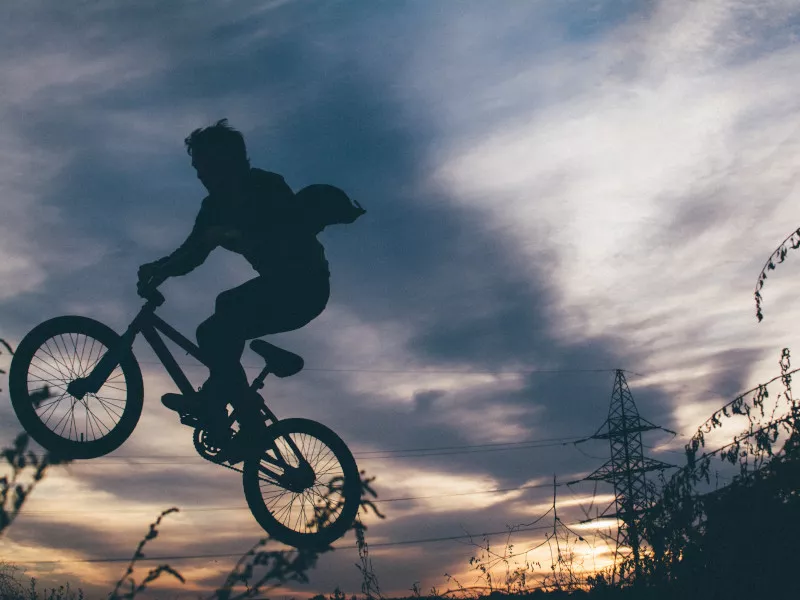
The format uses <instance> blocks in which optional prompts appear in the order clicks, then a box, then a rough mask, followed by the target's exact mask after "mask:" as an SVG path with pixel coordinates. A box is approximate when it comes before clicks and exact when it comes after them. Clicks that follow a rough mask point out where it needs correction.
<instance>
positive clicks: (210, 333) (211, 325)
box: [196, 316, 224, 347]
mask: <svg viewBox="0 0 800 600" xmlns="http://www.w3.org/2000/svg"><path fill="white" fill-rule="evenodd" d="M223 331H224V330H223V328H222V327H220V325H219V322H218V320H217V319H215V318H214V317H213V316H212V317H210V318H208V319H206V320H205V321H203V322H202V323H200V325H198V327H197V332H196V335H197V343H198V345H199V346H200V347H205V346H209V345H213V344H214V343H216V342H217V340H218V339H219V337H220V334H221V333H222V332H223Z"/></svg>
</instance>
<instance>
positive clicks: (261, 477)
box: [243, 419, 361, 548]
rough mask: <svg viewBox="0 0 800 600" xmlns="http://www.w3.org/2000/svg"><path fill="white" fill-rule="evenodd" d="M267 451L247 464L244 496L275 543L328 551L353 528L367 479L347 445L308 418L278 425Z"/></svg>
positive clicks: (270, 433)
mask: <svg viewBox="0 0 800 600" xmlns="http://www.w3.org/2000/svg"><path fill="white" fill-rule="evenodd" d="M266 433H267V439H266V440H265V442H266V443H261V444H260V446H261V447H262V448H265V450H263V451H262V452H260V453H256V454H255V455H252V456H250V457H249V458H247V459H245V462H244V469H243V483H244V495H245V498H246V499H247V504H248V506H249V507H250V511H251V512H252V513H253V516H254V517H255V518H256V520H257V521H258V522H259V524H260V525H261V526H262V527H263V528H264V530H265V531H266V532H267V533H269V534H270V535H271V536H272V537H273V538H274V539H276V540H278V541H280V542H283V543H284V544H288V545H290V546H294V547H296V548H324V547H326V546H328V545H329V544H331V543H332V542H333V541H334V540H337V539H339V538H340V537H341V536H342V535H344V533H345V532H346V531H347V530H348V528H349V527H350V526H351V525H352V524H353V520H354V519H355V517H356V514H357V513H358V507H359V504H360V501H361V478H360V476H359V473H358V467H357V466H356V461H355V459H354V458H353V455H352V453H351V452H350V450H349V448H348V447H347V445H346V444H345V443H344V442H343V441H342V439H341V438H340V437H339V436H338V435H336V434H335V433H334V432H333V431H331V430H330V429H328V428H327V427H325V426H324V425H322V424H321V423H317V422H316V421H311V420H308V419H286V420H283V421H278V422H277V423H275V424H274V425H272V426H270V427H268V428H267V430H266Z"/></svg>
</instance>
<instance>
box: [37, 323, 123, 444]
mask: <svg viewBox="0 0 800 600" xmlns="http://www.w3.org/2000/svg"><path fill="white" fill-rule="evenodd" d="M106 350H107V347H106V346H105V344H103V343H102V342H100V341H99V340H97V339H96V338H94V337H92V336H87V335H85V334H82V333H67V334H60V335H56V336H53V337H51V338H48V339H47V340H45V341H44V343H42V344H41V345H40V346H39V348H38V349H37V350H36V352H35V353H34V355H33V357H32V358H31V361H30V365H29V367H28V373H27V392H28V396H29V398H30V400H31V403H32V406H33V409H34V411H35V412H36V415H37V417H38V418H39V420H40V421H41V423H42V425H44V426H45V427H46V428H47V429H48V430H50V431H51V432H52V433H53V434H55V435H57V436H59V437H61V438H62V439H64V440H69V441H73V442H92V441H95V440H99V439H102V438H104V437H106V436H108V435H109V434H110V433H111V432H112V431H113V430H114V428H115V427H116V426H117V425H118V424H119V423H120V421H121V420H122V415H123V412H124V410H125V405H126V402H127V397H128V389H127V382H126V380H125V374H124V372H123V371H122V369H121V368H120V366H119V365H117V367H116V368H115V369H114V370H113V371H112V372H111V375H110V376H109V377H108V379H107V380H106V381H105V383H104V384H103V386H102V387H101V388H100V389H99V390H98V391H97V393H95V394H86V396H84V397H83V398H82V399H80V400H79V399H78V398H75V397H74V396H72V395H71V394H69V393H68V392H67V385H68V384H69V383H70V382H72V381H73V380H75V379H78V378H80V377H85V376H86V375H88V374H89V373H91V371H92V369H93V368H94V367H95V365H97V363H98V362H99V361H100V359H101V358H102V357H103V355H104V354H105V351H106ZM45 387H46V388H47V389H48V390H49V396H47V397H44V398H42V392H43V390H44V388H45Z"/></svg>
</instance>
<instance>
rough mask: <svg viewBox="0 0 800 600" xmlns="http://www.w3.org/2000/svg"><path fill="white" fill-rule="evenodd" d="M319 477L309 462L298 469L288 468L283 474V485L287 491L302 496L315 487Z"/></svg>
mask: <svg viewBox="0 0 800 600" xmlns="http://www.w3.org/2000/svg"><path fill="white" fill-rule="evenodd" d="M316 478H317V475H316V473H314V469H312V468H311V465H309V464H308V463H307V462H305V461H303V463H302V464H301V465H300V466H298V467H288V468H287V469H286V470H285V471H284V474H283V478H282V479H283V483H284V484H285V485H286V489H288V490H290V491H292V492H294V493H296V494H300V493H302V492H304V491H305V490H307V489H308V488H310V487H311V486H312V485H314V481H315V480H316Z"/></svg>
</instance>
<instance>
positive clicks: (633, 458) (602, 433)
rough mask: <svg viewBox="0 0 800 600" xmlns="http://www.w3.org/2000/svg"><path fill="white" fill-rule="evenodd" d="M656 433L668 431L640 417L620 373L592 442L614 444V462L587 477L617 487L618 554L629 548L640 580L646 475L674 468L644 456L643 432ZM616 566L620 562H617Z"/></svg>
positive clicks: (648, 498)
mask: <svg viewBox="0 0 800 600" xmlns="http://www.w3.org/2000/svg"><path fill="white" fill-rule="evenodd" d="M652 429H664V428H663V427H659V426H658V425H653V424H652V423H651V422H650V421H647V420H645V419H643V418H642V417H640V416H639V411H638V410H636V404H635V403H634V402H633V396H632V395H631V391H630V389H629V388H628V382H627V381H626V380H625V374H624V373H623V372H622V371H621V370H620V369H617V371H616V376H615V378H614V389H613V391H612V393H611V404H610V406H609V408H608V418H607V419H606V420H605V422H604V423H603V424H602V425H601V426H600V428H599V429H598V430H597V433H595V434H594V435H593V436H592V437H591V438H590V439H595V440H604V439H607V440H609V442H610V443H611V459H610V460H609V461H608V462H606V463H605V464H604V465H603V466H602V467H600V468H599V469H597V470H596V471H594V472H593V473H592V474H591V475H589V476H588V477H586V478H585V479H588V480H590V481H608V482H610V483H612V484H613V485H614V496H615V498H614V503H613V504H614V505H616V511H615V513H613V514H610V515H609V514H607V511H608V508H611V505H610V506H609V507H608V508H607V509H606V511H605V512H606V514H603V515H601V516H616V518H617V520H618V522H621V525H619V527H618V528H617V548H616V551H615V556H616V554H618V553H619V549H620V547H622V546H627V547H629V548H630V549H631V552H632V553H633V564H634V572H635V575H636V579H637V580H638V579H639V576H640V575H641V562H640V557H639V548H640V545H641V542H642V536H641V532H640V531H639V516H640V515H641V514H642V512H644V510H645V509H646V508H648V506H649V503H650V497H649V493H648V488H647V479H646V478H645V473H647V472H648V471H658V470H663V469H668V468H671V467H673V465H670V464H667V463H663V462H661V461H658V460H654V459H652V458H647V457H645V456H644V453H643V452H642V432H643V431H650V430H652ZM615 563H616V561H615Z"/></svg>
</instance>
